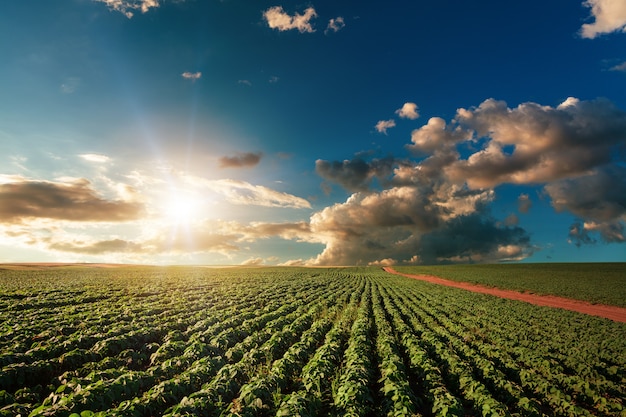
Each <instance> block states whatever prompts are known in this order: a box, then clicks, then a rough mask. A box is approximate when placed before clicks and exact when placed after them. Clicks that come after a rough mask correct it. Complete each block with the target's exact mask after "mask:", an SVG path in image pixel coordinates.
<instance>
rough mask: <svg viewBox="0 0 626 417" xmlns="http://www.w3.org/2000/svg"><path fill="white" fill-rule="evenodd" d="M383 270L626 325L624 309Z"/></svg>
mask: <svg viewBox="0 0 626 417" xmlns="http://www.w3.org/2000/svg"><path fill="white" fill-rule="evenodd" d="M383 270H385V271H386V272H389V273H391V274H396V275H401V276H404V277H407V278H412V279H418V280H420V281H426V282H430V283H433V284H439V285H445V286H447V287H454V288H460V289H463V290H467V291H472V292H477V293H481V294H489V295H494V296H496V297H500V298H507V299H509V300H518V301H524V302H527V303H530V304H534V305H538V306H545V307H554V308H562V309H564V310H570V311H576V312H578V313H583V314H588V315H591V316H597V317H603V318H606V319H609V320H613V321H617V322H620V323H626V308H623V307H617V306H610V305H604V304H591V303H588V302H585V301H580V300H573V299H571V298H563V297H557V296H554V295H539V294H532V293H524V292H519V291H513V290H503V289H500V288H492V287H485V286H482V285H477V284H471V283H469V282H459V281H451V280H448V279H443V278H439V277H436V276H434V275H413V274H403V273H401V272H398V271H396V270H395V269H393V268H391V267H384V268H383Z"/></svg>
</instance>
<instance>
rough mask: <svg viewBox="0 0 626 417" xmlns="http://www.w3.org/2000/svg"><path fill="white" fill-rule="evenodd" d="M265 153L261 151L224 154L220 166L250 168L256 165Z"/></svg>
mask: <svg viewBox="0 0 626 417" xmlns="http://www.w3.org/2000/svg"><path fill="white" fill-rule="evenodd" d="M262 156H263V154H262V153H261V152H257V153H253V152H247V153H237V154H236V155H235V156H223V157H221V158H220V168H248V167H253V166H256V165H257V164H258V163H259V162H260V161H261V157H262Z"/></svg>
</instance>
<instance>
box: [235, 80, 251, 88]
mask: <svg viewBox="0 0 626 417" xmlns="http://www.w3.org/2000/svg"><path fill="white" fill-rule="evenodd" d="M237 84H239V85H246V86H248V87H252V82H251V81H250V80H237Z"/></svg>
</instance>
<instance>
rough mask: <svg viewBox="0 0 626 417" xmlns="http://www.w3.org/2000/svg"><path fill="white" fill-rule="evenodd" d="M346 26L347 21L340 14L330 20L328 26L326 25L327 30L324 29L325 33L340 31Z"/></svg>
mask: <svg viewBox="0 0 626 417" xmlns="http://www.w3.org/2000/svg"><path fill="white" fill-rule="evenodd" d="M345 26H346V23H345V22H344V20H343V17H341V16H339V17H336V18H335V19H330V20H329V21H328V26H327V27H326V30H325V31H324V33H329V32H331V31H332V32H339V31H340V30H341V29H343V28H344V27H345Z"/></svg>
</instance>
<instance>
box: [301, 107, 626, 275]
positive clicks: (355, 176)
mask: <svg viewBox="0 0 626 417" xmlns="http://www.w3.org/2000/svg"><path fill="white" fill-rule="evenodd" d="M407 148H408V149H409V150H410V151H412V152H413V153H414V154H415V155H417V156H419V159H417V160H415V161H411V160H402V161H400V160H395V159H394V158H391V157H390V158H388V159H386V160H381V161H376V160H372V161H367V160H366V159H365V158H362V157H358V158H355V159H353V160H345V161H334V162H329V161H322V160H318V161H317V162H316V171H317V173H318V174H319V175H320V176H321V177H322V178H323V179H324V180H325V181H329V182H334V183H337V184H340V185H341V186H343V187H344V188H346V189H347V190H349V191H352V192H354V194H352V195H351V196H350V197H349V198H348V199H347V200H346V201H345V202H343V203H337V204H334V205H332V206H330V207H326V208H324V209H323V210H321V211H319V212H317V213H314V214H313V215H312V217H311V222H310V228H311V232H312V234H313V235H314V236H316V238H317V239H319V240H320V241H321V242H322V243H324V244H325V249H324V250H323V252H322V253H321V254H319V255H318V256H317V257H316V258H315V259H313V260H312V261H311V262H312V263H315V264H322V265H333V264H334V265H354V264H362V265H366V264H371V265H382V264H383V263H388V262H397V263H399V264H406V263H449V262H469V261H472V262H497V261H516V260H520V259H524V258H526V257H528V256H530V255H531V254H532V253H533V252H534V251H535V250H536V248H535V247H534V246H533V245H532V244H531V241H530V237H529V235H528V233H527V232H526V231H525V230H524V229H523V228H521V227H519V226H518V224H519V219H518V217H517V215H515V214H512V215H509V217H507V218H505V219H497V218H496V217H494V216H493V215H492V214H491V209H490V207H491V205H492V202H493V201H494V200H495V199H496V196H497V192H496V188H497V187H498V186H500V185H502V184H523V185H543V186H545V192H546V195H547V196H549V197H550V198H551V199H552V204H553V206H554V208H555V209H556V210H557V211H568V212H571V213H572V214H574V215H575V216H577V217H578V218H580V219H581V220H580V222H578V223H577V224H576V225H573V227H572V229H571V231H570V239H571V240H572V242H574V243H576V242H578V243H580V242H582V243H590V242H593V241H595V240H596V239H595V238H594V237H593V236H594V235H599V239H601V240H602V241H604V242H608V243H613V242H623V238H624V228H625V227H624V218H625V217H626V215H625V214H624V211H625V210H626V208H625V207H626V201H625V200H624V198H626V197H624V196H626V183H625V181H626V168H624V165H623V160H622V159H623V155H624V152H625V151H626V113H624V112H623V111H622V110H620V109H618V108H616V107H615V106H614V105H613V104H612V103H611V102H609V101H607V100H602V99H598V100H592V101H580V100H578V99H575V98H568V99H567V100H565V101H564V102H563V103H561V104H560V105H558V106H556V107H551V106H545V105H539V104H536V103H522V104H520V105H519V106H517V107H515V108H509V107H508V106H507V105H506V103H504V102H501V101H496V100H493V99H489V100H486V101H484V102H483V103H482V104H480V105H479V106H478V107H473V108H470V109H459V110H458V111H457V114H456V117H455V118H454V119H453V120H451V121H450V122H446V121H445V120H444V119H442V118H438V117H433V118H431V119H430V120H429V121H428V122H427V123H426V124H425V125H424V126H422V127H421V128H418V129H416V130H414V131H413V132H412V135H411V143H410V144H409V145H407ZM620 158H622V159H620ZM619 161H622V162H619ZM374 179H376V180H378V182H377V185H378V187H380V188H382V190H380V191H376V190H375V189H374V188H375V187H373V186H372V185H373V181H374ZM517 202H518V210H519V212H520V213H526V212H528V211H529V210H530V208H531V205H532V202H531V200H530V197H529V196H528V194H521V195H520V196H519V198H518V201H517ZM564 233H567V231H564ZM575 236H577V238H576V239H575V238H574V237H575Z"/></svg>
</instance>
